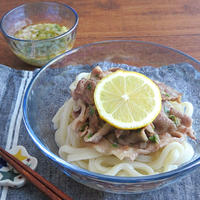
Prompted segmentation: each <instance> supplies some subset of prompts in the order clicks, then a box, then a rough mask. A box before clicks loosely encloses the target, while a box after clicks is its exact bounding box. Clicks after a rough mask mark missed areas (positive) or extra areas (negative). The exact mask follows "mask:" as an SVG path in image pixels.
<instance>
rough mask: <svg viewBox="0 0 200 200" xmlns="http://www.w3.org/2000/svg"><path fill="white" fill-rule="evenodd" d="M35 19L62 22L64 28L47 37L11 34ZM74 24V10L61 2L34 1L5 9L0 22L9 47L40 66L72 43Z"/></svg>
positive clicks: (46, 21)
mask: <svg viewBox="0 0 200 200" xmlns="http://www.w3.org/2000/svg"><path fill="white" fill-rule="evenodd" d="M38 23H54V24H59V25H63V26H66V27H67V28H68V31H67V32H65V33H63V34H61V35H59V36H57V37H54V38H50V39H44V40H23V39H18V38H16V37H15V36H14V35H15V33H16V32H17V31H19V30H21V29H22V28H23V27H25V26H28V25H32V24H38ZM77 25H78V15H77V13H76V11H75V10H74V9H73V8H71V7H69V6H67V5H65V4H62V3H56V2H38V3H28V4H24V5H21V6H19V7H17V8H14V9H13V10H11V11H9V12H8V13H6V14H5V15H4V16H3V17H2V19H1V22H0V28H1V30H2V33H3V35H4V37H5V39H6V41H7V42H8V44H9V47H10V49H11V50H12V51H13V53H14V54H15V55H17V56H18V57H19V58H20V59H21V60H23V61H24V62H26V63H28V64H31V65H34V66H43V65H45V64H46V63H47V62H48V61H49V60H51V59H52V58H54V57H56V56H57V55H59V54H62V53H64V52H65V51H68V50H70V49H71V48H72V47H73V44H74V41H75V37H76V30H77Z"/></svg>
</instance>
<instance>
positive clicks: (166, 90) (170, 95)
mask: <svg viewBox="0 0 200 200" xmlns="http://www.w3.org/2000/svg"><path fill="white" fill-rule="evenodd" d="M154 82H155V83H156V85H157V86H158V87H159V89H160V93H161V97H162V100H163V101H177V102H181V96H182V94H181V93H179V92H178V91H176V90H175V89H173V88H171V87H170V86H167V85H165V84H164V83H161V82H159V81H154Z"/></svg>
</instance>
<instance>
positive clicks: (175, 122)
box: [169, 115, 181, 126]
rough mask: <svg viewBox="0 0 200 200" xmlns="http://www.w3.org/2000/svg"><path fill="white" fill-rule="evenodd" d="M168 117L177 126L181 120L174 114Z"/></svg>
mask: <svg viewBox="0 0 200 200" xmlns="http://www.w3.org/2000/svg"><path fill="white" fill-rule="evenodd" d="M169 119H171V120H172V121H173V122H174V124H175V125H176V126H179V125H180V124H181V120H180V119H179V118H178V117H176V116H175V115H170V116H169Z"/></svg>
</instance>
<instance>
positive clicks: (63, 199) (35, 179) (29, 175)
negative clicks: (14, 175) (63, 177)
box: [0, 147, 72, 200]
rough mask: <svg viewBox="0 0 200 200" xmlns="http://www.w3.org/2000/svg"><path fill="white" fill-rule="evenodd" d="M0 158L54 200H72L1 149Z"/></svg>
mask: <svg viewBox="0 0 200 200" xmlns="http://www.w3.org/2000/svg"><path fill="white" fill-rule="evenodd" d="M0 156H1V157H2V158H3V159H4V160H6V161H7V162H8V163H9V164H10V165H11V166H13V167H14V168H15V169H16V170H17V171H18V172H19V173H20V174H22V175H23V176H24V177H26V179H28V180H29V181H30V182H32V183H33V184H34V185H35V186H36V187H37V188H38V189H39V190H40V191H42V192H43V193H44V194H46V195H47V196H48V197H49V198H50V199H53V200H72V199H71V198H70V197H69V196H67V195H66V194H65V193H63V192H62V191H61V190H59V189H58V188H57V187H56V186H54V185H52V184H51V183H50V182H48V181H47V180H46V179H45V178H43V177H42V176H40V175H39V174H38V173H37V172H35V171H34V170H32V169H31V168H30V167H28V166H26V165H25V164H24V163H22V162H21V161H19V160H18V159H17V158H15V157H14V156H13V155H11V154H10V153H8V152H7V151H6V150H4V149H3V148H1V147H0Z"/></svg>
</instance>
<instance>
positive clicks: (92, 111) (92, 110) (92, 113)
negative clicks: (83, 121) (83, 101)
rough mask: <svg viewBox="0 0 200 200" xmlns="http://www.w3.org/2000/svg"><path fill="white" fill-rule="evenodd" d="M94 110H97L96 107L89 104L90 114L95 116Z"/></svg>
mask: <svg viewBox="0 0 200 200" xmlns="http://www.w3.org/2000/svg"><path fill="white" fill-rule="evenodd" d="M94 112H95V110H94V108H93V107H92V106H89V114H90V116H93V115H94Z"/></svg>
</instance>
